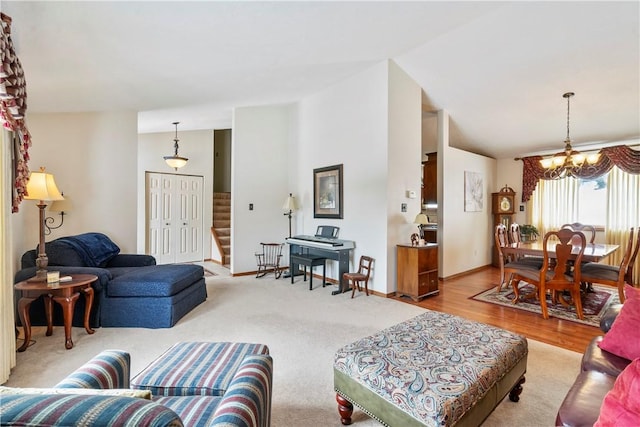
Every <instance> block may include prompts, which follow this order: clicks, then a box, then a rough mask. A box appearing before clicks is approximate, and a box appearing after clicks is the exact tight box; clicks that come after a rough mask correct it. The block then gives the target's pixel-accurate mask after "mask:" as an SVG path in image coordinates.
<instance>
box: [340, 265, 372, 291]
mask: <svg viewBox="0 0 640 427" xmlns="http://www.w3.org/2000/svg"><path fill="white" fill-rule="evenodd" d="M372 263H373V258H371V257H369V256H366V255H362V256H361V257H360V263H359V265H358V271H356V272H355V273H344V274H343V275H342V280H344V282H345V283H346V284H347V289H348V288H349V284H350V283H353V286H352V288H353V291H352V292H351V298H353V296H354V295H355V293H356V288H358V291H362V289H360V284H361V283H362V284H363V285H364V291H365V294H367V296H369V288H368V287H367V284H368V283H369V277H371V264H372Z"/></svg>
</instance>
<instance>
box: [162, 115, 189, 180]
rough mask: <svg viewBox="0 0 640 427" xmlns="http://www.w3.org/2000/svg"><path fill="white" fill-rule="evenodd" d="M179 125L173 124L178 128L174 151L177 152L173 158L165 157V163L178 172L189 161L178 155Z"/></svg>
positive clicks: (174, 140)
mask: <svg viewBox="0 0 640 427" xmlns="http://www.w3.org/2000/svg"><path fill="white" fill-rule="evenodd" d="M178 123H180V122H173V125H174V126H175V127H176V136H175V138H173V149H174V150H175V152H174V154H173V156H164V161H165V162H167V164H168V165H169V166H170V167H172V168H174V169H175V170H178V168H181V167H183V166H184V165H186V164H187V161H188V160H189V159H187V158H186V157H180V156H179V155H178Z"/></svg>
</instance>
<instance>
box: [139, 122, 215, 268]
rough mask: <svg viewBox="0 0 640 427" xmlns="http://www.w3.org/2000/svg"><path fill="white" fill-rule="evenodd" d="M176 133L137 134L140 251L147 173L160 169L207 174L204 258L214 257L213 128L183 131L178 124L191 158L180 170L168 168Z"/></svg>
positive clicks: (183, 153)
mask: <svg viewBox="0 0 640 427" xmlns="http://www.w3.org/2000/svg"><path fill="white" fill-rule="evenodd" d="M174 138H175V131H174V132H160V133H143V134H140V135H139V136H138V143H137V147H138V164H137V174H136V181H135V182H136V188H137V199H136V206H137V217H136V221H137V233H136V236H137V246H136V248H137V251H138V253H145V251H146V200H145V191H146V189H145V172H160V173H169V174H177V175H197V176H203V177H204V194H203V206H202V209H203V212H202V219H203V224H202V242H201V243H202V248H203V258H204V259H210V258H211V231H210V230H211V225H212V224H213V130H199V131H184V132H183V131H181V130H180V125H178V140H179V143H178V145H179V151H178V153H179V154H180V156H182V157H186V158H188V159H189V161H188V162H187V164H186V165H185V166H183V167H181V168H180V169H178V170H177V171H176V170H175V169H173V168H171V167H169V166H168V165H167V164H166V163H165V161H164V158H163V157H164V156H171V155H173V153H174V148H173V139H174Z"/></svg>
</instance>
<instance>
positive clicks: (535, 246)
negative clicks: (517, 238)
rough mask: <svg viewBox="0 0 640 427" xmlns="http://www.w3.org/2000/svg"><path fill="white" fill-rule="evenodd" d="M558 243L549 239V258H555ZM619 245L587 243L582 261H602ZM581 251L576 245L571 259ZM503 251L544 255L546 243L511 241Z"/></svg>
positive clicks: (506, 254)
mask: <svg viewBox="0 0 640 427" xmlns="http://www.w3.org/2000/svg"><path fill="white" fill-rule="evenodd" d="M556 244H558V241H557V240H551V239H550V240H548V241H547V254H548V255H549V258H555V255H556ZM619 247H620V245H609V244H603V243H587V245H586V246H585V248H584V254H583V255H582V262H600V261H602V260H603V259H605V258H606V257H608V256H609V255H611V254H612V253H614V252H615V251H617V250H618V248H619ZM579 252H580V246H577V245H574V247H573V251H572V258H571V259H573V260H575V259H576V257H577V256H578V253H579ZM502 253H503V254H504V255H505V256H509V255H515V256H516V258H519V257H521V256H524V255H534V256H539V257H542V256H543V255H544V243H543V240H534V241H528V242H516V243H510V244H509V245H507V246H503V247H502Z"/></svg>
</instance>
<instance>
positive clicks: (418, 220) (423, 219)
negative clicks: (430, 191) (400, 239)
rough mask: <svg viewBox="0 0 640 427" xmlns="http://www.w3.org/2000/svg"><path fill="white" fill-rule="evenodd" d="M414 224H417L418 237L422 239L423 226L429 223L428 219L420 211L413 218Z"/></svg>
mask: <svg viewBox="0 0 640 427" xmlns="http://www.w3.org/2000/svg"><path fill="white" fill-rule="evenodd" d="M413 223H414V224H418V230H419V231H420V238H421V239H424V226H425V225H427V224H429V219H428V218H427V216H426V215H425V214H423V213H422V212H421V213H419V214H418V215H416V219H414V220H413Z"/></svg>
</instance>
